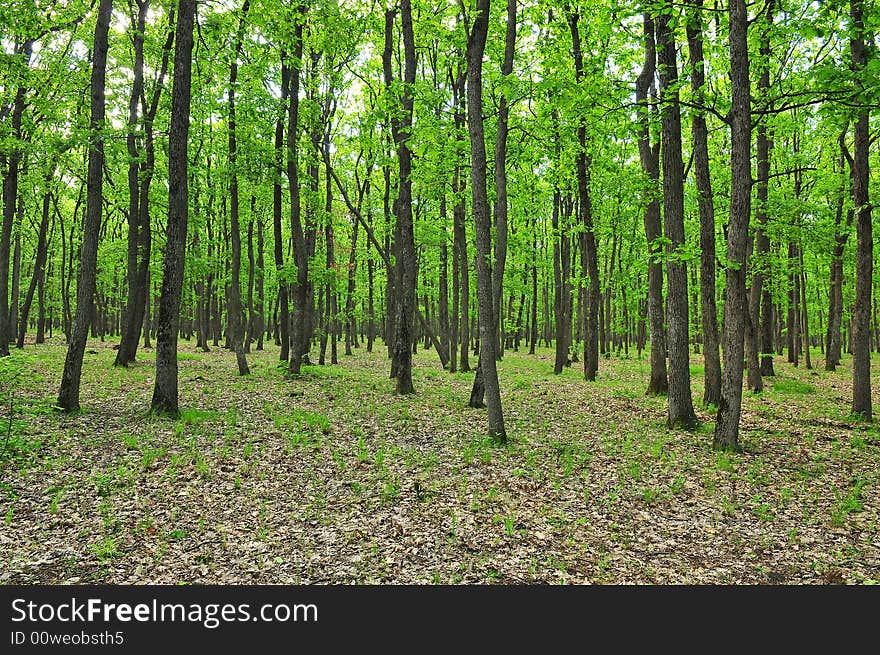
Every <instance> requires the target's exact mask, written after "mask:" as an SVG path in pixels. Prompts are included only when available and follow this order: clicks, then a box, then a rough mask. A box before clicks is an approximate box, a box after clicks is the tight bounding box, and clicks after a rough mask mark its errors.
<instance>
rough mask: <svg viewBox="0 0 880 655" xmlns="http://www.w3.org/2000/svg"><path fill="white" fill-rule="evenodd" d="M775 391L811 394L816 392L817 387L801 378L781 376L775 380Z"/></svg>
mask: <svg viewBox="0 0 880 655" xmlns="http://www.w3.org/2000/svg"><path fill="white" fill-rule="evenodd" d="M773 391H777V392H779V393H786V394H811V393H816V388H815V387H814V386H813V385H812V384H807V383H806V382H801V381H800V380H785V379H781V378H779V379H775V380H774V381H773Z"/></svg>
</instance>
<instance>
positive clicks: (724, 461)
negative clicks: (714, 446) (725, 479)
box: [715, 451, 736, 473]
mask: <svg viewBox="0 0 880 655" xmlns="http://www.w3.org/2000/svg"><path fill="white" fill-rule="evenodd" d="M715 468H717V469H718V470H719V471H726V472H728V473H733V472H734V471H736V462H735V455H733V454H732V453H729V452H727V451H719V452H718V454H717V455H715Z"/></svg>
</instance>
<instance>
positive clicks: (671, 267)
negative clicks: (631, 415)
mask: <svg viewBox="0 0 880 655" xmlns="http://www.w3.org/2000/svg"><path fill="white" fill-rule="evenodd" d="M657 47H658V52H657V64H658V68H659V72H660V101H661V110H660V117H661V121H662V146H661V153H662V156H663V227H664V236H665V237H666V240H667V244H668V245H667V249H666V277H667V280H668V287H669V289H668V296H667V306H668V311H667V322H668V324H669V330H668V343H669V393H668V398H669V404H668V407H669V420H668V422H669V426H670V427H685V428H691V427H693V426H694V424H695V423H696V420H697V417H696V414H695V413H694V406H693V399H692V398H691V373H690V359H689V356H688V295H687V266H686V264H685V259H684V252H682V249H683V246H684V243H685V233H684V165H683V163H682V157H681V112H680V108H679V104H678V103H679V98H678V71H677V65H676V61H675V59H676V54H675V53H676V50H675V36H674V33H673V26H672V25H671V16H670V15H669V14H668V13H666V12H665V11H664V12H662V13H660V15H659V16H658V17H657Z"/></svg>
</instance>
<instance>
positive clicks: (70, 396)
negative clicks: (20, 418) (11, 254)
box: [0, 0, 113, 412]
mask: <svg viewBox="0 0 880 655" xmlns="http://www.w3.org/2000/svg"><path fill="white" fill-rule="evenodd" d="M112 11H113V2H112V0H101V3H100V5H99V6H98V17H97V23H96V25H95V40H94V46H93V49H92V77H91V120H90V123H89V137H90V138H89V141H90V143H89V165H88V191H87V194H86V220H85V222H84V224H83V241H82V249H81V251H80V258H79V261H80V268H79V275H78V276H77V280H76V316H75V318H74V321H73V327H72V329H71V335H70V343H69V344H68V347H67V356H66V358H65V360H64V371H63V373H62V374H61V386H60V388H59V390H58V407H60V408H61V409H62V410H64V411H66V412H75V411H78V410H79V385H80V378H81V376H82V363H83V355H84V354H85V349H86V340H87V339H88V330H89V323H90V320H91V318H92V313H93V310H94V295H95V278H96V274H97V265H98V235H99V232H100V229H101V212H102V209H103V207H102V205H103V198H104V196H103V183H104V176H103V170H104V136H103V134H102V131H103V129H104V116H105V110H106V106H105V96H104V89H105V80H106V73H107V50H108V49H109V41H108V35H109V32H110V16H111V14H112ZM4 209H5V208H4ZM0 295H3V297H4V302H5V297H6V289H5V288H2V285H0ZM0 318H3V317H0ZM0 336H2V337H3V338H2V339H0V340H2V341H3V342H4V343H3V344H0V347H5V346H6V343H5V341H6V338H5V334H4V335H0Z"/></svg>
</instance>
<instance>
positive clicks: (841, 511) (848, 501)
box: [831, 480, 865, 527]
mask: <svg viewBox="0 0 880 655" xmlns="http://www.w3.org/2000/svg"><path fill="white" fill-rule="evenodd" d="M864 487H865V481H864V480H856V482H855V483H854V484H853V485H852V486H851V487H850V488H849V489H847V490H846V491H845V492H843V493H842V494H841V493H840V492H837V491H835V492H834V496H835V499H836V501H837V502H836V503H835V504H834V507H833V508H832V510H831V524H832V525H833V526H835V527H841V526H842V525H843V524H844V522H845V520H846V517H847V516H849V515H850V514H853V513H857V512H861V511H862V510H863V509H864V506H865V505H864V502H863V501H862V490H863V489H864Z"/></svg>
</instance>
